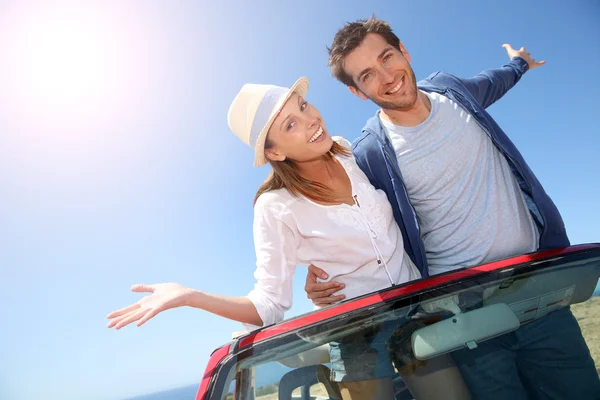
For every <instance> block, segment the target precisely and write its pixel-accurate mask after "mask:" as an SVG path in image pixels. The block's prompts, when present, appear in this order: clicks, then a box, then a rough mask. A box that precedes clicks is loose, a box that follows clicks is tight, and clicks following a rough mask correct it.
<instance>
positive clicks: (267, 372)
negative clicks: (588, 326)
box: [196, 244, 600, 400]
mask: <svg viewBox="0 0 600 400" xmlns="http://www.w3.org/2000/svg"><path fill="white" fill-rule="evenodd" d="M599 276H600V244H584V245H577V246H571V247H568V248H564V249H556V250H548V251H541V252H537V253H532V254H526V255H522V256H519V257H514V258H510V259H505V260H501V261H497V262H493V263H490V264H485V265H480V266H476V267H472V268H464V269H460V270H455V271H452V272H449V273H445V274H441V275H436V276H434V277H430V278H427V279H422V280H418V281H413V282H409V283H406V284H403V285H399V286H394V287H391V288H389V289H386V290H383V291H380V292H376V293H371V294H368V295H365V296H362V297H360V298H355V299H352V300H348V301H345V302H343V303H340V304H337V305H334V306H330V307H327V308H323V309H320V310H317V311H314V312H311V313H308V314H304V315H301V316H298V317H295V318H292V319H289V320H286V321H283V322H281V323H279V324H276V325H271V326H268V327H264V328H262V329H260V330H258V331H254V332H252V333H250V334H245V335H243V336H240V337H237V338H235V339H234V340H233V341H232V342H230V343H228V344H225V345H224V346H222V347H220V348H218V349H217V350H215V351H214V352H213V353H212V355H211V357H210V360H209V362H208V366H207V367H206V371H205V373H204V375H203V378H202V382H201V383H200V387H199V389H198V392H197V395H196V400H208V399H212V400H216V399H219V400H222V399H244V400H246V399H265V400H267V399H273V400H274V399H303V400H308V399H339V398H341V397H340V393H339V388H338V387H337V385H336V383H335V382H333V381H332V380H330V368H331V365H330V357H329V355H330V353H329V349H330V347H329V344H330V343H331V342H332V341H338V340H344V339H345V338H348V337H352V335H354V336H356V335H377V334H378V332H380V331H381V330H382V326H385V324H388V323H390V322H393V323H394V324H395V326H396V327H398V329H397V330H396V332H395V334H394V335H393V337H392V338H389V343H388V344H389V345H390V346H389V348H390V351H395V352H397V353H400V354H399V355H397V356H398V357H399V358H402V357H403V356H404V357H405V360H406V361H405V363H404V365H403V366H402V368H403V369H404V370H403V371H398V369H397V368H396V372H398V374H397V376H396V377H395V378H394V380H393V385H392V387H393V389H392V390H393V394H391V395H390V397H389V398H395V399H412V398H413V396H412V395H411V390H413V388H417V389H418V390H420V391H422V392H423V391H425V392H427V393H433V392H435V391H440V390H449V389H448V387H447V384H444V385H436V384H435V382H437V381H436V380H437V379H445V380H444V382H448V377H449V376H450V375H447V376H444V374H445V373H446V372H445V370H444V366H443V365H441V366H440V365H438V366H437V368H436V369H435V371H436V372H432V371H433V369H432V366H433V365H436V363H437V364H439V360H440V359H444V357H445V359H450V357H449V356H451V354H452V352H454V351H457V350H462V349H465V348H466V349H472V348H475V347H477V346H478V345H479V344H480V343H482V342H484V341H486V340H488V339H490V338H494V337H497V336H500V335H504V334H508V333H510V332H512V331H514V330H516V329H518V328H519V326H521V325H522V324H527V323H529V322H530V321H533V320H535V319H539V318H544V317H545V316H546V315H547V314H549V313H552V312H554V311H556V310H558V309H561V308H564V307H569V306H571V305H573V304H577V303H583V302H587V301H588V300H589V301H590V302H592V301H595V300H598V298H596V299H595V298H593V296H594V295H597V294H598V287H597V284H598V278H599ZM599 304H600V303H599ZM592 315H593V314H592ZM596 315H598V314H596ZM597 318H600V317H597ZM398 332H399V333H398ZM386 340H387V339H386ZM586 340H587V341H588V345H589V344H590V339H589V338H587V339H586ZM392 342H393V343H392ZM598 361H599V360H596V362H597V363H598ZM357 362H359V361H357ZM360 363H364V360H362V359H361V360H360ZM359 365H360V364H359ZM597 365H598V364H597ZM449 369H451V368H449ZM439 382H441V381H439ZM409 388H411V389H410V390H409ZM428 391H429V392H428ZM432 398H435V395H434V394H432ZM438 398H439V397H438Z"/></svg>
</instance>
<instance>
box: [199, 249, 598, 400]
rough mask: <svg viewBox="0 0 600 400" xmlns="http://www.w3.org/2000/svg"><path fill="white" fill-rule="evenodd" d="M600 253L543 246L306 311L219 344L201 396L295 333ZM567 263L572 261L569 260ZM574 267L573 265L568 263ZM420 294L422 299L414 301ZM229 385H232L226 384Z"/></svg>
mask: <svg viewBox="0 0 600 400" xmlns="http://www.w3.org/2000/svg"><path fill="white" fill-rule="evenodd" d="M594 256H599V257H600V243H588V244H580V245H574V246H570V247H566V248H559V249H551V250H543V251H538V252H534V253H528V254H524V255H520V256H516V257H511V258H507V259H503V260H498V261H495V262H491V263H487V264H482V265H478V266H474V267H469V268H460V269H457V270H453V271H450V272H447V273H444V274H439V275H435V276H432V277H428V278H424V279H419V280H415V281H410V282H407V283H404V284H401V285H395V286H392V287H390V288H387V289H384V290H381V291H378V292H374V293H370V294H366V295H363V296H360V297H357V298H354V299H351V300H347V301H344V302H342V303H340V304H337V305H333V306H329V307H326V308H322V309H319V310H315V311H312V312H309V313H306V314H302V315H299V316H296V317H293V318H290V319H287V320H284V321H282V322H280V323H278V324H274V325H270V326H266V327H263V328H260V329H258V330H256V331H253V332H251V333H248V334H245V335H243V336H240V337H238V338H237V339H235V340H233V341H231V342H229V343H227V344H225V345H223V346H221V347H219V348H217V349H216V350H215V351H214V352H213V353H212V354H211V357H210V359H209V361H208V364H207V367H206V370H205V372H204V375H203V377H202V381H201V383H200V386H199V389H198V392H197V395H196V400H206V399H209V398H211V399H212V398H216V399H220V398H221V396H222V395H223V391H225V390H227V389H228V388H229V386H228V385H227V383H228V382H227V381H228V380H229V379H230V375H231V373H232V368H233V367H234V366H235V365H237V363H239V362H243V361H244V360H245V359H248V358H249V357H255V356H257V355H259V354H261V353H262V352H264V351H265V350H267V349H269V348H272V347H273V346H282V345H284V344H287V343H288V342H290V343H292V342H294V341H299V340H302V339H301V338H300V337H299V336H298V335H296V333H298V332H299V331H301V330H302V329H308V328H312V327H315V326H319V325H324V324H332V325H335V324H336V322H337V323H339V321H340V320H342V319H343V320H346V321H348V320H350V319H352V320H353V319H360V318H368V317H369V316H372V315H373V310H375V309H377V308H379V307H385V306H390V304H393V307H394V308H401V307H410V306H412V305H416V304H419V303H420V302H422V301H423V299H421V297H425V298H429V297H431V298H434V297H436V296H440V295H447V294H448V289H449V288H453V287H455V286H456V285H457V284H460V285H461V288H465V289H468V288H469V287H475V286H480V285H482V284H485V283H486V282H493V281H497V280H502V279H507V278H512V277H516V276H521V275H525V274H529V273H534V272H541V271H544V270H547V269H551V268H556V267H557V262H560V261H563V260H564V259H565V257H569V261H570V259H571V258H572V259H575V260H577V259H584V258H585V257H594ZM567 264H568V262H567ZM558 268H560V265H559V267H558ZM564 268H565V269H566V268H569V266H568V265H567V266H565V267H564ZM415 298H417V299H418V301H416V302H415V301H414V299H415ZM226 386H227V387H226Z"/></svg>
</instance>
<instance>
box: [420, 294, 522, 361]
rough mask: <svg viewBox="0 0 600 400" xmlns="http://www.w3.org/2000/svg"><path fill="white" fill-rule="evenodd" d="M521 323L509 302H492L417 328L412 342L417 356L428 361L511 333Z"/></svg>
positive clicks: (472, 347)
mask: <svg viewBox="0 0 600 400" xmlns="http://www.w3.org/2000/svg"><path fill="white" fill-rule="evenodd" d="M519 325H520V324H519V319H518V318H517V316H516V315H515V313H514V312H513V311H512V310H511V309H510V307H509V306H508V305H506V304H504V303H498V304H492V305H489V306H485V307H482V308H479V309H477V310H473V311H469V312H466V313H461V314H456V315H454V316H453V317H451V318H448V319H445V320H443V321H440V322H436V323H435V324H431V325H428V326H426V327H423V328H420V329H417V330H416V331H414V332H413V334H412V335H411V344H412V348H413V352H414V354H415V357H416V358H417V359H419V360H426V359H428V358H432V357H436V356H439V355H441V354H444V353H449V352H451V351H454V350H458V349H461V348H463V347H468V348H470V349H474V348H476V347H477V343H481V342H483V341H485V340H488V339H491V338H494V337H496V336H500V335H503V334H505V333H508V332H512V331H514V330H516V329H517V328H519Z"/></svg>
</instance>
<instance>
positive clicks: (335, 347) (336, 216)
mask: <svg viewBox="0 0 600 400" xmlns="http://www.w3.org/2000/svg"><path fill="white" fill-rule="evenodd" d="M307 90H308V81H307V79H306V78H301V79H299V80H298V81H297V82H296V83H295V84H294V85H293V86H292V87H291V89H287V88H283V87H279V86H272V85H257V84H247V85H244V86H243V87H242V89H241V91H240V92H239V93H238V95H237V96H236V98H235V99H234V101H233V103H232V104H231V107H230V109H229V113H228V123H229V127H230V129H231V130H232V131H233V132H234V133H235V134H236V135H237V136H238V137H239V138H240V139H241V140H242V141H243V142H244V143H246V144H248V145H249V146H250V147H251V148H253V149H254V165H255V166H261V165H264V164H266V163H267V162H268V163H270V164H271V166H272V169H273V171H272V172H271V174H270V175H269V177H268V178H267V180H266V181H265V183H264V184H263V185H262V186H261V187H260V188H259V190H258V193H257V194H256V197H255V207H254V241H255V250H256V257H257V263H256V272H255V274H254V276H255V278H256V281H257V283H256V285H255V287H254V289H253V290H252V291H251V292H250V294H249V295H248V296H246V297H239V298H232V297H223V296H218V295H214V294H209V293H205V292H202V291H198V290H194V289H190V288H186V287H184V286H181V285H178V284H175V283H168V284H159V285H150V286H146V285H135V286H133V288H132V290H133V291H135V292H152V293H153V294H152V295H151V296H148V297H145V298H143V299H141V300H140V301H138V302H137V303H136V304H133V305H130V306H129V307H125V308H123V309H121V310H118V311H115V312H113V313H111V314H110V315H109V316H108V318H109V319H111V321H110V323H109V324H108V327H109V328H111V327H115V328H116V329H120V328H122V327H124V326H126V325H128V324H130V323H132V322H135V321H137V326H141V325H142V324H144V323H145V322H146V321H148V320H149V319H150V318H152V317H154V316H155V315H157V314H158V313H160V312H162V311H164V310H167V309H170V308H174V307H181V306H191V307H196V308H201V309H203V310H206V311H208V312H212V313H214V314H218V315H221V316H223V317H226V318H229V319H232V320H236V321H239V322H242V323H243V324H244V325H245V326H246V328H247V329H249V330H253V329H256V328H257V327H260V326H263V325H269V324H272V323H276V322H279V321H281V320H282V319H283V316H284V312H285V311H286V310H289V309H290V307H291V306H292V275H293V274H294V271H295V268H296V265H306V266H308V265H309V264H311V263H312V264H315V265H318V266H319V267H321V268H322V269H323V270H325V271H327V274H328V276H329V279H330V280H333V279H335V280H336V281H338V282H341V283H342V284H343V285H344V287H343V289H342V290H341V292H342V294H343V295H345V297H346V298H353V297H356V296H359V295H363V294H366V293H368V292H373V291H377V290H380V289H384V288H387V287H390V286H392V285H396V284H400V283H404V282H407V281H411V280H414V279H418V278H420V273H419V271H418V270H417V269H416V267H415V266H414V265H413V263H412V262H411V260H410V258H409V257H408V256H407V255H406V253H405V252H404V248H403V242H402V236H401V232H400V229H399V228H398V226H397V224H396V222H395V220H394V217H393V213H392V208H391V206H390V204H389V202H388V200H387V198H386V195H385V194H384V193H383V192H382V191H378V190H375V188H374V187H373V186H372V185H371V184H370V183H369V181H368V179H367V177H366V176H365V175H364V173H363V172H362V171H361V170H360V168H358V166H357V165H356V163H355V161H354V158H353V157H352V155H351V152H350V151H349V149H348V148H347V147H346V146H345V145H344V144H340V143H344V142H343V140H339V141H334V140H333V139H332V137H331V136H330V135H329V134H328V132H327V129H326V127H325V124H324V122H323V119H322V117H321V115H320V114H319V112H318V111H317V109H315V108H314V107H313V106H312V105H310V104H309V103H307V102H306V100H305V99H304V96H305V94H306V92H307ZM370 345H371V344H370V343H366V344H365V343H363V347H364V346H370ZM356 346H357V344H356V343H352V346H351V347H348V349H349V350H344V348H343V346H342V345H340V344H338V343H332V346H331V348H332V350H331V358H332V368H333V374H334V378H335V380H336V381H340V380H344V381H353V380H356V381H358V380H360V381H361V382H364V381H365V380H371V382H374V381H375V380H383V381H384V382H385V383H384V386H386V387H387V388H388V389H389V388H390V387H391V376H393V374H394V371H393V368H392V366H391V364H390V363H389V361H388V362H387V365H385V360H386V359H387V355H386V354H385V353H386V350H385V343H382V345H381V346H380V347H381V348H379V349H377V351H378V352H380V353H381V356H382V357H381V358H382V362H383V363H384V364H383V367H382V366H381V365H378V366H377V368H374V369H373V371H371V372H372V373H370V374H365V371H364V368H363V369H361V376H360V378H357V377H354V378H353V377H352V376H349V375H352V371H349V370H346V368H345V366H344V362H343V361H344V359H348V360H349V359H350V358H353V357H352V356H353V354H347V353H348V352H350V351H353V352H356ZM372 347H375V345H373V346H372ZM350 349H352V350H350ZM377 386H378V387H379V389H374V388H372V387H371V388H370V389H368V391H370V392H373V391H375V390H380V389H381V384H380V383H378V385H377ZM365 388H366V386H364V385H363V386H360V388H358V389H357V390H358V391H359V392H360V391H361V390H363V389H365ZM360 395H361V398H366V397H365V393H364V392H363V393H361V394H360ZM344 397H345V398H352V397H351V394H347V395H345V396H344Z"/></svg>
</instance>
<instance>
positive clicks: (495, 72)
mask: <svg viewBox="0 0 600 400" xmlns="http://www.w3.org/2000/svg"><path fill="white" fill-rule="evenodd" d="M502 47H504V49H506V52H507V53H508V57H509V58H510V60H511V61H510V62H509V63H508V64H506V65H504V66H503V67H502V68H495V69H488V70H485V71H482V72H481V73H479V74H477V75H476V76H474V77H472V78H468V79H461V81H462V82H463V84H464V85H465V86H466V87H467V89H469V91H470V92H471V93H472V94H473V96H475V98H476V99H477V101H478V102H479V104H480V105H481V106H482V107H483V108H487V107H489V106H491V105H492V104H494V102H496V101H497V100H498V99H500V98H501V97H502V96H504V94H505V93H506V92H508V91H509V90H510V89H511V88H512V87H513V86H514V85H515V84H516V83H517V82H518V81H519V80H520V79H521V77H522V76H523V74H524V73H525V72H527V71H528V70H530V69H533V68H536V67H539V66H541V65H544V64H545V63H546V61H539V62H538V61H536V60H535V59H534V58H533V57H532V56H531V53H528V52H527V51H526V50H525V47H521V48H520V49H519V50H515V49H513V48H512V46H511V45H510V44H503V45H502Z"/></svg>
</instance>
